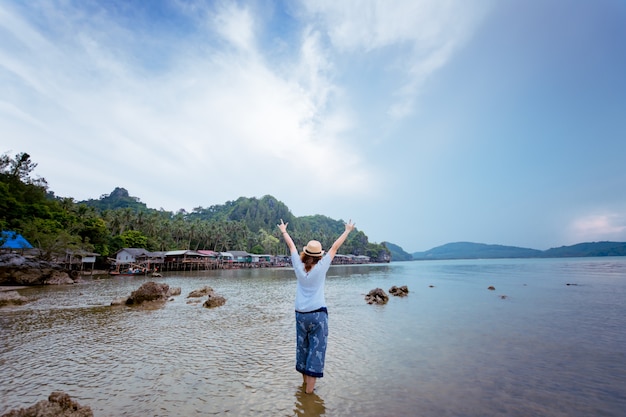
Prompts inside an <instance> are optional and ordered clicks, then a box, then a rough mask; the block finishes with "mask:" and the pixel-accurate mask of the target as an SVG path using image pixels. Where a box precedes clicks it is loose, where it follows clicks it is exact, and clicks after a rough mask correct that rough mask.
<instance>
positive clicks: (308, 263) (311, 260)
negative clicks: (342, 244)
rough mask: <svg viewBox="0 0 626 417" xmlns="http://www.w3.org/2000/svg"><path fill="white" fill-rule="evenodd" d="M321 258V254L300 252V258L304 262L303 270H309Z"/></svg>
mask: <svg viewBox="0 0 626 417" xmlns="http://www.w3.org/2000/svg"><path fill="white" fill-rule="evenodd" d="M320 259H322V257H321V256H310V255H307V254H306V253H304V252H300V260H301V261H302V263H303V264H304V271H305V272H309V271H310V270H311V269H313V267H314V266H315V265H316V264H317V263H318V262H319V261H320Z"/></svg>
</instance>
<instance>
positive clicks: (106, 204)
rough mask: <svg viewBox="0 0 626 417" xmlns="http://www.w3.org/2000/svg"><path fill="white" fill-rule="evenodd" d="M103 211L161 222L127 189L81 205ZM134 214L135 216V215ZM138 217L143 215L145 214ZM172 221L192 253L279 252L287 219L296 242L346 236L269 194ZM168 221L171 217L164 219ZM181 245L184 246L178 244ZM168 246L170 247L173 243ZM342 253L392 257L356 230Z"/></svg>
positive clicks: (333, 223) (334, 223)
mask: <svg viewBox="0 0 626 417" xmlns="http://www.w3.org/2000/svg"><path fill="white" fill-rule="evenodd" d="M79 204H85V205H87V206H90V207H93V208H94V209H96V210H98V211H100V212H101V213H109V215H110V214H111V213H117V214H119V215H120V216H121V217H122V220H123V219H124V216H129V215H130V216H131V217H132V216H134V215H137V216H141V217H144V218H154V217H155V216H158V217H159V218H160V219H163V217H164V216H163V212H162V211H157V210H154V209H150V208H147V207H146V205H145V204H144V203H142V202H141V201H140V200H139V198H137V197H132V196H130V195H129V194H128V191H127V190H125V189H124V188H116V189H115V190H113V192H112V193H111V194H109V195H103V196H101V197H100V198H99V199H98V200H87V201H83V202H80V203H79ZM133 213H134V214H133ZM139 213H144V214H143V215H141V214H139ZM169 214H170V216H169V217H171V220H173V221H175V222H178V223H179V226H177V227H182V228H183V229H188V234H189V235H190V237H189V244H188V245H187V246H189V247H190V248H191V249H213V250H226V249H227V248H228V250H247V251H250V252H252V253H266V252H274V251H278V250H279V248H281V247H282V246H283V245H282V243H281V242H280V240H279V239H278V238H277V236H276V232H277V230H278V229H277V227H276V225H277V224H278V223H279V222H280V220H281V219H283V220H284V221H285V222H288V223H289V230H290V233H291V236H292V237H293V239H294V241H295V242H296V243H297V244H302V245H304V243H306V242H307V241H308V240H310V239H316V240H319V241H320V242H322V245H323V246H324V247H330V246H331V245H332V243H333V242H334V240H335V239H336V238H337V237H338V236H339V235H340V234H341V233H342V232H343V230H344V222H343V220H335V219H331V218H329V217H327V216H324V215H314V216H302V217H296V216H294V215H293V214H292V213H291V211H290V210H289V208H288V207H287V206H286V205H285V204H284V203H282V202H281V201H278V200H277V199H276V198H274V197H272V196H271V195H266V196H263V197H261V198H256V197H251V198H248V197H240V198H238V199H237V200H235V201H227V202H225V203H224V204H218V205H212V206H209V207H206V208H205V207H196V208H194V209H193V211H191V212H189V213H188V212H185V211H184V210H181V211H179V212H178V213H176V214H174V213H169ZM166 217H167V216H166ZM178 245H180V243H179V244H178ZM169 246H170V247H171V246H172V245H169ZM341 253H349V254H354V255H367V256H369V257H370V258H373V259H375V260H383V259H387V260H388V259H389V251H388V250H387V248H386V247H385V246H384V245H383V244H376V243H371V242H369V240H368V237H367V236H366V235H365V234H364V233H363V232H362V231H360V230H358V229H355V231H354V232H353V233H351V234H350V236H349V238H348V239H347V241H346V242H345V243H344V245H343V246H342V248H341Z"/></svg>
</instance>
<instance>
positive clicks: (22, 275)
mask: <svg viewBox="0 0 626 417" xmlns="http://www.w3.org/2000/svg"><path fill="white" fill-rule="evenodd" d="M74 282H75V281H74V280H73V279H72V278H71V277H70V276H69V274H68V273H67V271H65V270H64V269H63V267H62V266H61V265H59V264H55V263H52V262H48V261H43V260H41V259H35V258H30V257H28V258H27V257H25V256H22V255H18V254H16V253H5V254H2V255H0V285H44V284H48V285H50V284H54V285H58V284H73V283H74Z"/></svg>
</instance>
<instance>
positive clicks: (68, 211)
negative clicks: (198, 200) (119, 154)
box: [0, 152, 390, 261]
mask: <svg viewBox="0 0 626 417" xmlns="http://www.w3.org/2000/svg"><path fill="white" fill-rule="evenodd" d="M36 167H37V164H36V163H34V162H33V161H31V159H30V155H29V154H27V153H25V152H22V153H18V154H17V155H15V157H14V158H11V157H10V156H8V155H7V154H4V155H2V156H1V157H0V213H1V214H0V230H12V231H16V232H18V233H21V234H22V235H23V236H24V237H25V238H26V239H27V240H29V241H30V242H31V244H32V245H33V246H35V247H36V248H38V249H39V251H40V254H41V257H42V258H43V259H53V258H55V257H57V256H60V255H64V254H65V253H66V252H67V251H74V252H81V251H82V252H94V253H98V254H99V255H101V256H102V257H109V256H112V255H113V254H115V253H116V252H117V251H118V250H120V249H122V248H144V249H147V250H149V251H167V250H177V249H190V250H203V249H206V250H213V251H218V252H223V251H229V250H241V251H247V252H249V253H254V254H272V255H280V254H287V248H286V246H285V245H284V244H283V243H282V242H281V241H280V236H279V235H278V229H277V228H276V224H278V223H279V222H280V219H281V218H282V219H284V220H285V222H289V225H290V229H291V231H292V233H293V236H294V240H295V241H305V240H308V239H317V240H319V241H320V242H322V245H324V247H329V246H330V245H331V244H332V242H333V240H334V239H335V238H336V237H337V236H338V235H339V234H341V233H342V231H343V229H344V226H343V221H342V220H334V219H331V218H329V217H326V216H323V215H314V216H304V217H296V216H294V215H293V214H292V213H291V211H290V210H289V208H288V207H287V206H286V205H285V204H284V203H282V202H280V201H278V200H277V199H275V198H274V197H272V196H270V195H266V196H263V197H262V198H255V197H252V198H247V197H240V198H238V199H237V200H236V201H228V202H226V203H224V204H222V205H213V206H210V207H206V208H204V207H196V208H194V209H193V210H192V211H191V212H187V211H185V210H184V209H181V210H179V211H178V212H175V213H174V212H170V211H165V210H163V209H160V210H156V209H151V208H148V207H147V206H146V205H145V204H144V203H142V202H141V201H140V200H139V198H137V197H132V196H130V195H129V193H128V191H127V190H125V189H124V188H115V190H113V192H112V193H111V194H108V195H102V196H101V197H100V198H99V199H90V200H87V201H75V200H74V199H73V198H71V197H57V196H55V195H54V192H52V191H50V190H49V189H48V183H47V182H46V180H45V179H44V178H41V177H37V178H34V177H33V176H32V174H33V171H34V169H35V168H36ZM342 249H343V250H342V252H344V253H347V254H354V255H367V256H369V257H370V258H371V259H372V260H373V261H375V260H382V259H385V258H387V260H388V259H389V254H390V252H389V250H388V249H387V248H386V246H385V245H384V244H377V243H371V242H369V241H368V238H367V236H366V235H365V234H364V233H363V232H362V231H359V230H356V229H355V233H353V234H352V235H351V236H350V237H349V238H348V240H347V241H346V242H345V243H344V246H343V248H342Z"/></svg>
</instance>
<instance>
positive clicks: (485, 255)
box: [412, 242, 626, 260]
mask: <svg viewBox="0 0 626 417" xmlns="http://www.w3.org/2000/svg"><path fill="white" fill-rule="evenodd" d="M412 256H413V259H414V260H428V259H500V258H566V257H586V256H626V242H587V243H578V244H576V245H572V246H561V247H559V248H552V249H548V250H545V251H541V250H537V249H528V248H519V247H516V246H503V245H487V244H484V243H471V242H456V243H447V244H445V245H442V246H438V247H436V248H433V249H430V250H427V251H425V252H415V253H413V254H412Z"/></svg>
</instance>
